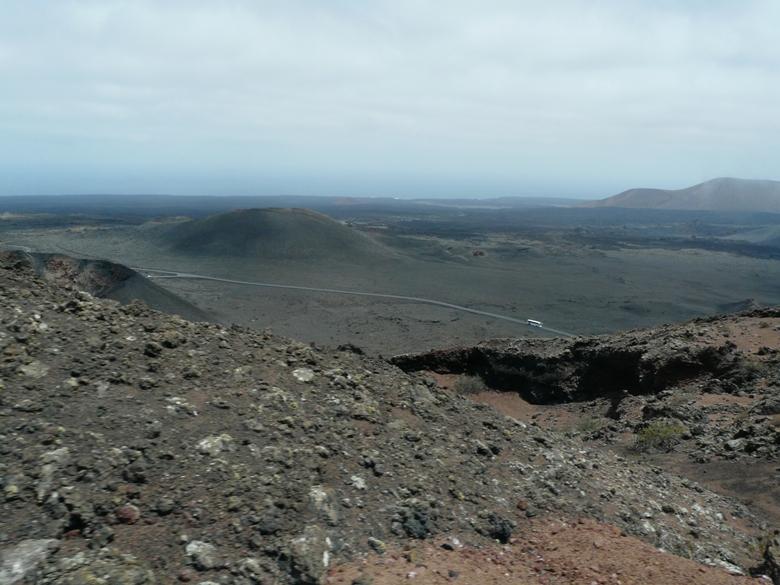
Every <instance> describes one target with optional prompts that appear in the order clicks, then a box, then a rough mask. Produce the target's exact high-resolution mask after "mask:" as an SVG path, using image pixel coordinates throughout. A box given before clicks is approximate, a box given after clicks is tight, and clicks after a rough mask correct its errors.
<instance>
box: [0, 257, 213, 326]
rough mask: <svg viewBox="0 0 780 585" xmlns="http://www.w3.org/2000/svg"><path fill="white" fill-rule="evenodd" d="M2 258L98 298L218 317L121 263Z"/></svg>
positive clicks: (206, 318)
mask: <svg viewBox="0 0 780 585" xmlns="http://www.w3.org/2000/svg"><path fill="white" fill-rule="evenodd" d="M0 257H2V259H3V260H4V261H5V262H14V263H17V264H20V265H24V266H29V267H30V268H32V269H33V270H34V271H35V272H36V274H38V275H39V276H40V277H41V278H43V279H44V280H47V281H50V282H54V283H57V284H58V285H61V286H64V287H66V288H69V287H74V288H76V289H78V290H83V291H86V292H88V293H90V294H91V295H93V296H96V297H100V298H105V299H113V300H115V301H119V302H120V303H123V304H127V303H129V302H130V301H134V300H139V301H142V302H144V303H145V304H146V305H147V306H149V307H150V308H152V309H156V310H158V311H162V312H164V313H169V314H171V315H179V316H180V317H183V318H185V319H188V320H190V321H214V320H215V319H214V317H213V316H211V315H209V314H208V313H207V312H205V311H203V310H201V309H199V308H198V307H196V306H195V305H193V304H192V303H190V302H188V301H185V300H184V299H182V298H181V297H178V296H176V295H175V294H173V293H172V292H170V291H168V290H166V289H164V288H162V287H160V286H158V285H157V284H155V283H154V282H152V281H151V280H149V279H148V278H145V277H144V276H142V275H141V274H139V273H138V272H136V271H135V270H132V269H131V268H128V267H127V266H123V265H122V264H115V263H113V262H108V261H106V260H86V259H80V258H72V257H70V256H66V255H64V254H41V253H36V252H21V251H15V250H14V251H0Z"/></svg>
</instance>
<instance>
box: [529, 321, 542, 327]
mask: <svg viewBox="0 0 780 585" xmlns="http://www.w3.org/2000/svg"><path fill="white" fill-rule="evenodd" d="M528 324H529V325H530V326H531V327H541V326H542V322H541V321H537V320H536V319H528Z"/></svg>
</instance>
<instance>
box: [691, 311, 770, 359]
mask: <svg viewBox="0 0 780 585" xmlns="http://www.w3.org/2000/svg"><path fill="white" fill-rule="evenodd" d="M725 339H728V340H730V341H732V342H734V343H735V344H736V346H737V348H738V349H739V350H741V351H743V352H745V353H746V354H754V357H756V358H758V359H760V358H761V357H762V356H760V355H755V354H757V353H758V351H759V350H760V349H761V348H762V347H770V348H780V319H778V318H771V317H738V318H737V319H734V320H733V321H727V322H725V323H721V324H719V325H718V326H717V328H716V329H715V330H714V331H712V332H710V333H709V334H708V335H707V337H706V341H707V342H708V343H709V342H715V343H722V342H723V341H724V340H725Z"/></svg>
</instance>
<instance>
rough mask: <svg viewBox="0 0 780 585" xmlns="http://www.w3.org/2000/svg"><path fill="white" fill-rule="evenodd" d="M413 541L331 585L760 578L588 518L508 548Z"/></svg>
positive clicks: (539, 525) (739, 581) (722, 583)
mask: <svg viewBox="0 0 780 585" xmlns="http://www.w3.org/2000/svg"><path fill="white" fill-rule="evenodd" d="M442 542H452V541H441V540H439V541H438V544H437V543H431V542H414V543H411V544H409V546H408V547H407V548H405V549H403V550H401V549H395V548H393V549H388V550H387V551H386V553H385V554H384V555H379V554H371V555H369V556H367V557H365V558H362V559H360V560H358V561H355V562H353V563H351V564H347V565H341V566H338V567H334V568H333V570H332V571H331V572H330V575H329V577H328V579H327V580H326V583H329V584H331V585H357V584H360V585H363V584H366V585H368V584H371V585H391V584H396V583H401V582H407V581H409V582H414V583H418V584H420V585H434V584H436V585H438V584H444V583H464V584H468V585H471V584H476V583H479V584H480V585H499V584H501V585H564V584H566V585H593V584H614V585H677V584H679V585H747V584H749V583H762V582H765V581H762V580H760V579H752V578H748V577H740V576H735V575H730V574H729V573H727V572H726V571H724V570H723V569H720V568H713V567H707V566H704V565H700V564H698V563H696V562H694V561H690V560H688V559H683V558H681V557H676V556H673V555H670V554H668V553H664V552H660V551H659V550H657V549H655V548H653V547H652V546H650V545H648V544H645V543H644V542H642V541H640V540H638V539H636V538H633V537H629V536H625V535H624V534H623V533H621V531H620V530H619V529H617V528H615V527H613V526H609V525H605V524H599V523H597V522H595V521H593V520H578V521H576V522H565V521H561V520H550V519H539V520H536V521H534V522H532V523H530V524H529V525H528V526H527V527H526V528H525V529H524V530H523V531H522V534H519V535H518V536H517V537H515V538H513V539H512V541H511V543H510V544H508V545H504V546H500V545H495V546H492V547H484V548H475V547H471V546H463V547H459V546H455V547H454V550H446V549H444V548H443V547H442V546H441V544H442Z"/></svg>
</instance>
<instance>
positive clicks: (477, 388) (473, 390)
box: [455, 376, 488, 394]
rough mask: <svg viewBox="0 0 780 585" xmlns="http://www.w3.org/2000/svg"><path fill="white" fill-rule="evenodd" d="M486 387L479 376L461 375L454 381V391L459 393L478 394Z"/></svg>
mask: <svg viewBox="0 0 780 585" xmlns="http://www.w3.org/2000/svg"><path fill="white" fill-rule="evenodd" d="M487 389H488V388H487V386H486V385H485V382H484V381H483V380H482V378H480V377H479V376H461V377H460V378H458V380H457V381H456V382H455V391H456V392H458V393H459V394H478V393H479V392H484V391H485V390H487Z"/></svg>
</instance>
